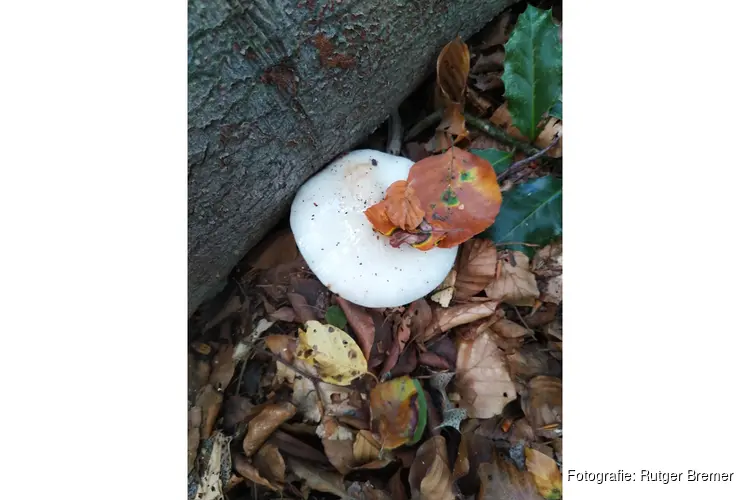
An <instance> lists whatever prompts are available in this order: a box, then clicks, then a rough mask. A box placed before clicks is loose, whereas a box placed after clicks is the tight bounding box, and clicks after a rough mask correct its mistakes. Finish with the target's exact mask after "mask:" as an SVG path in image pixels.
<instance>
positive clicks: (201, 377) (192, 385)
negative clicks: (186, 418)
mask: <svg viewBox="0 0 750 500" xmlns="http://www.w3.org/2000/svg"><path fill="white" fill-rule="evenodd" d="M210 377H211V362H210V361H209V360H208V359H206V357H205V356H202V355H196V354H193V353H192V352H189V353H188V397H189V398H190V400H191V401H194V400H195V397H196V396H197V394H198V391H199V390H200V389H202V388H203V386H204V385H206V384H208V379H209V378H210Z"/></svg>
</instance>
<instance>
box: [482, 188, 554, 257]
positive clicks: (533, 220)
mask: <svg viewBox="0 0 750 500" xmlns="http://www.w3.org/2000/svg"><path fill="white" fill-rule="evenodd" d="M561 234H562V180H560V179H558V178H556V177H552V176H551V175H548V176H545V177H540V178H538V179H534V180H532V181H529V182H526V183H524V184H519V185H517V186H514V187H513V188H511V189H510V190H508V191H506V192H505V193H503V203H502V205H501V206H500V213H499V214H498V216H497V219H495V222H494V223H493V224H492V226H490V227H489V228H488V229H487V231H485V232H484V235H483V237H485V238H489V239H491V240H493V241H494V242H495V243H504V242H511V241H514V242H519V243H532V244H536V245H542V246H543V245H546V244H547V243H549V242H550V241H552V240H554V239H555V238H556V237H558V236H560V235H561ZM506 248H510V249H513V250H520V251H522V252H524V253H526V254H528V255H531V254H533V253H534V252H533V250H531V249H530V247H527V246H524V245H508V246H507V247H506Z"/></svg>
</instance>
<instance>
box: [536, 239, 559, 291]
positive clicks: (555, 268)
mask: <svg viewBox="0 0 750 500" xmlns="http://www.w3.org/2000/svg"><path fill="white" fill-rule="evenodd" d="M531 271H532V272H533V273H534V274H536V275H537V276H538V277H540V278H542V283H541V286H540V291H541V296H540V298H541V300H543V301H545V302H552V303H554V304H558V305H559V304H560V303H561V302H562V241H555V242H553V243H550V244H549V245H547V246H546V247H544V248H542V249H541V250H539V251H538V252H537V253H536V255H534V260H533V261H532V263H531Z"/></svg>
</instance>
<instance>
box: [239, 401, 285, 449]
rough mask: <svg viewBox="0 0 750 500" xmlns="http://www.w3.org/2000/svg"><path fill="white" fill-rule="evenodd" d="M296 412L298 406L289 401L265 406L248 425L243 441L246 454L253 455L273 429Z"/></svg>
mask: <svg viewBox="0 0 750 500" xmlns="http://www.w3.org/2000/svg"><path fill="white" fill-rule="evenodd" d="M295 413H297V408H295V407H294V405H293V404H292V403H288V402H285V403H279V404H273V405H269V406H266V407H265V408H263V410H261V412H260V414H259V415H258V416H257V417H255V418H254V419H252V420H251V421H250V422H249V423H248V425H247V434H246V435H245V439H244V440H243V441H242V449H243V451H244V452H245V455H247V456H248V457H252V456H253V455H254V454H255V452H256V451H258V449H260V447H261V445H262V444H263V443H265V442H266V439H268V437H269V436H270V435H271V434H272V433H273V431H275V430H276V429H277V428H278V427H279V426H280V425H281V424H283V423H284V422H286V421H287V420H289V419H290V418H292V417H293V416H294V414H295Z"/></svg>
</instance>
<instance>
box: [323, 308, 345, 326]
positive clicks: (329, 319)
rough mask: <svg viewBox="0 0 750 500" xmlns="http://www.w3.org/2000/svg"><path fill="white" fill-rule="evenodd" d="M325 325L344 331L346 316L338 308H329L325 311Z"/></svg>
mask: <svg viewBox="0 0 750 500" xmlns="http://www.w3.org/2000/svg"><path fill="white" fill-rule="evenodd" d="M326 323H328V324H329V325H333V326H335V327H336V328H340V329H341V330H344V329H346V314H344V311H343V309H341V308H340V307H339V306H331V307H329V308H328V309H327V310H326Z"/></svg>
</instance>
